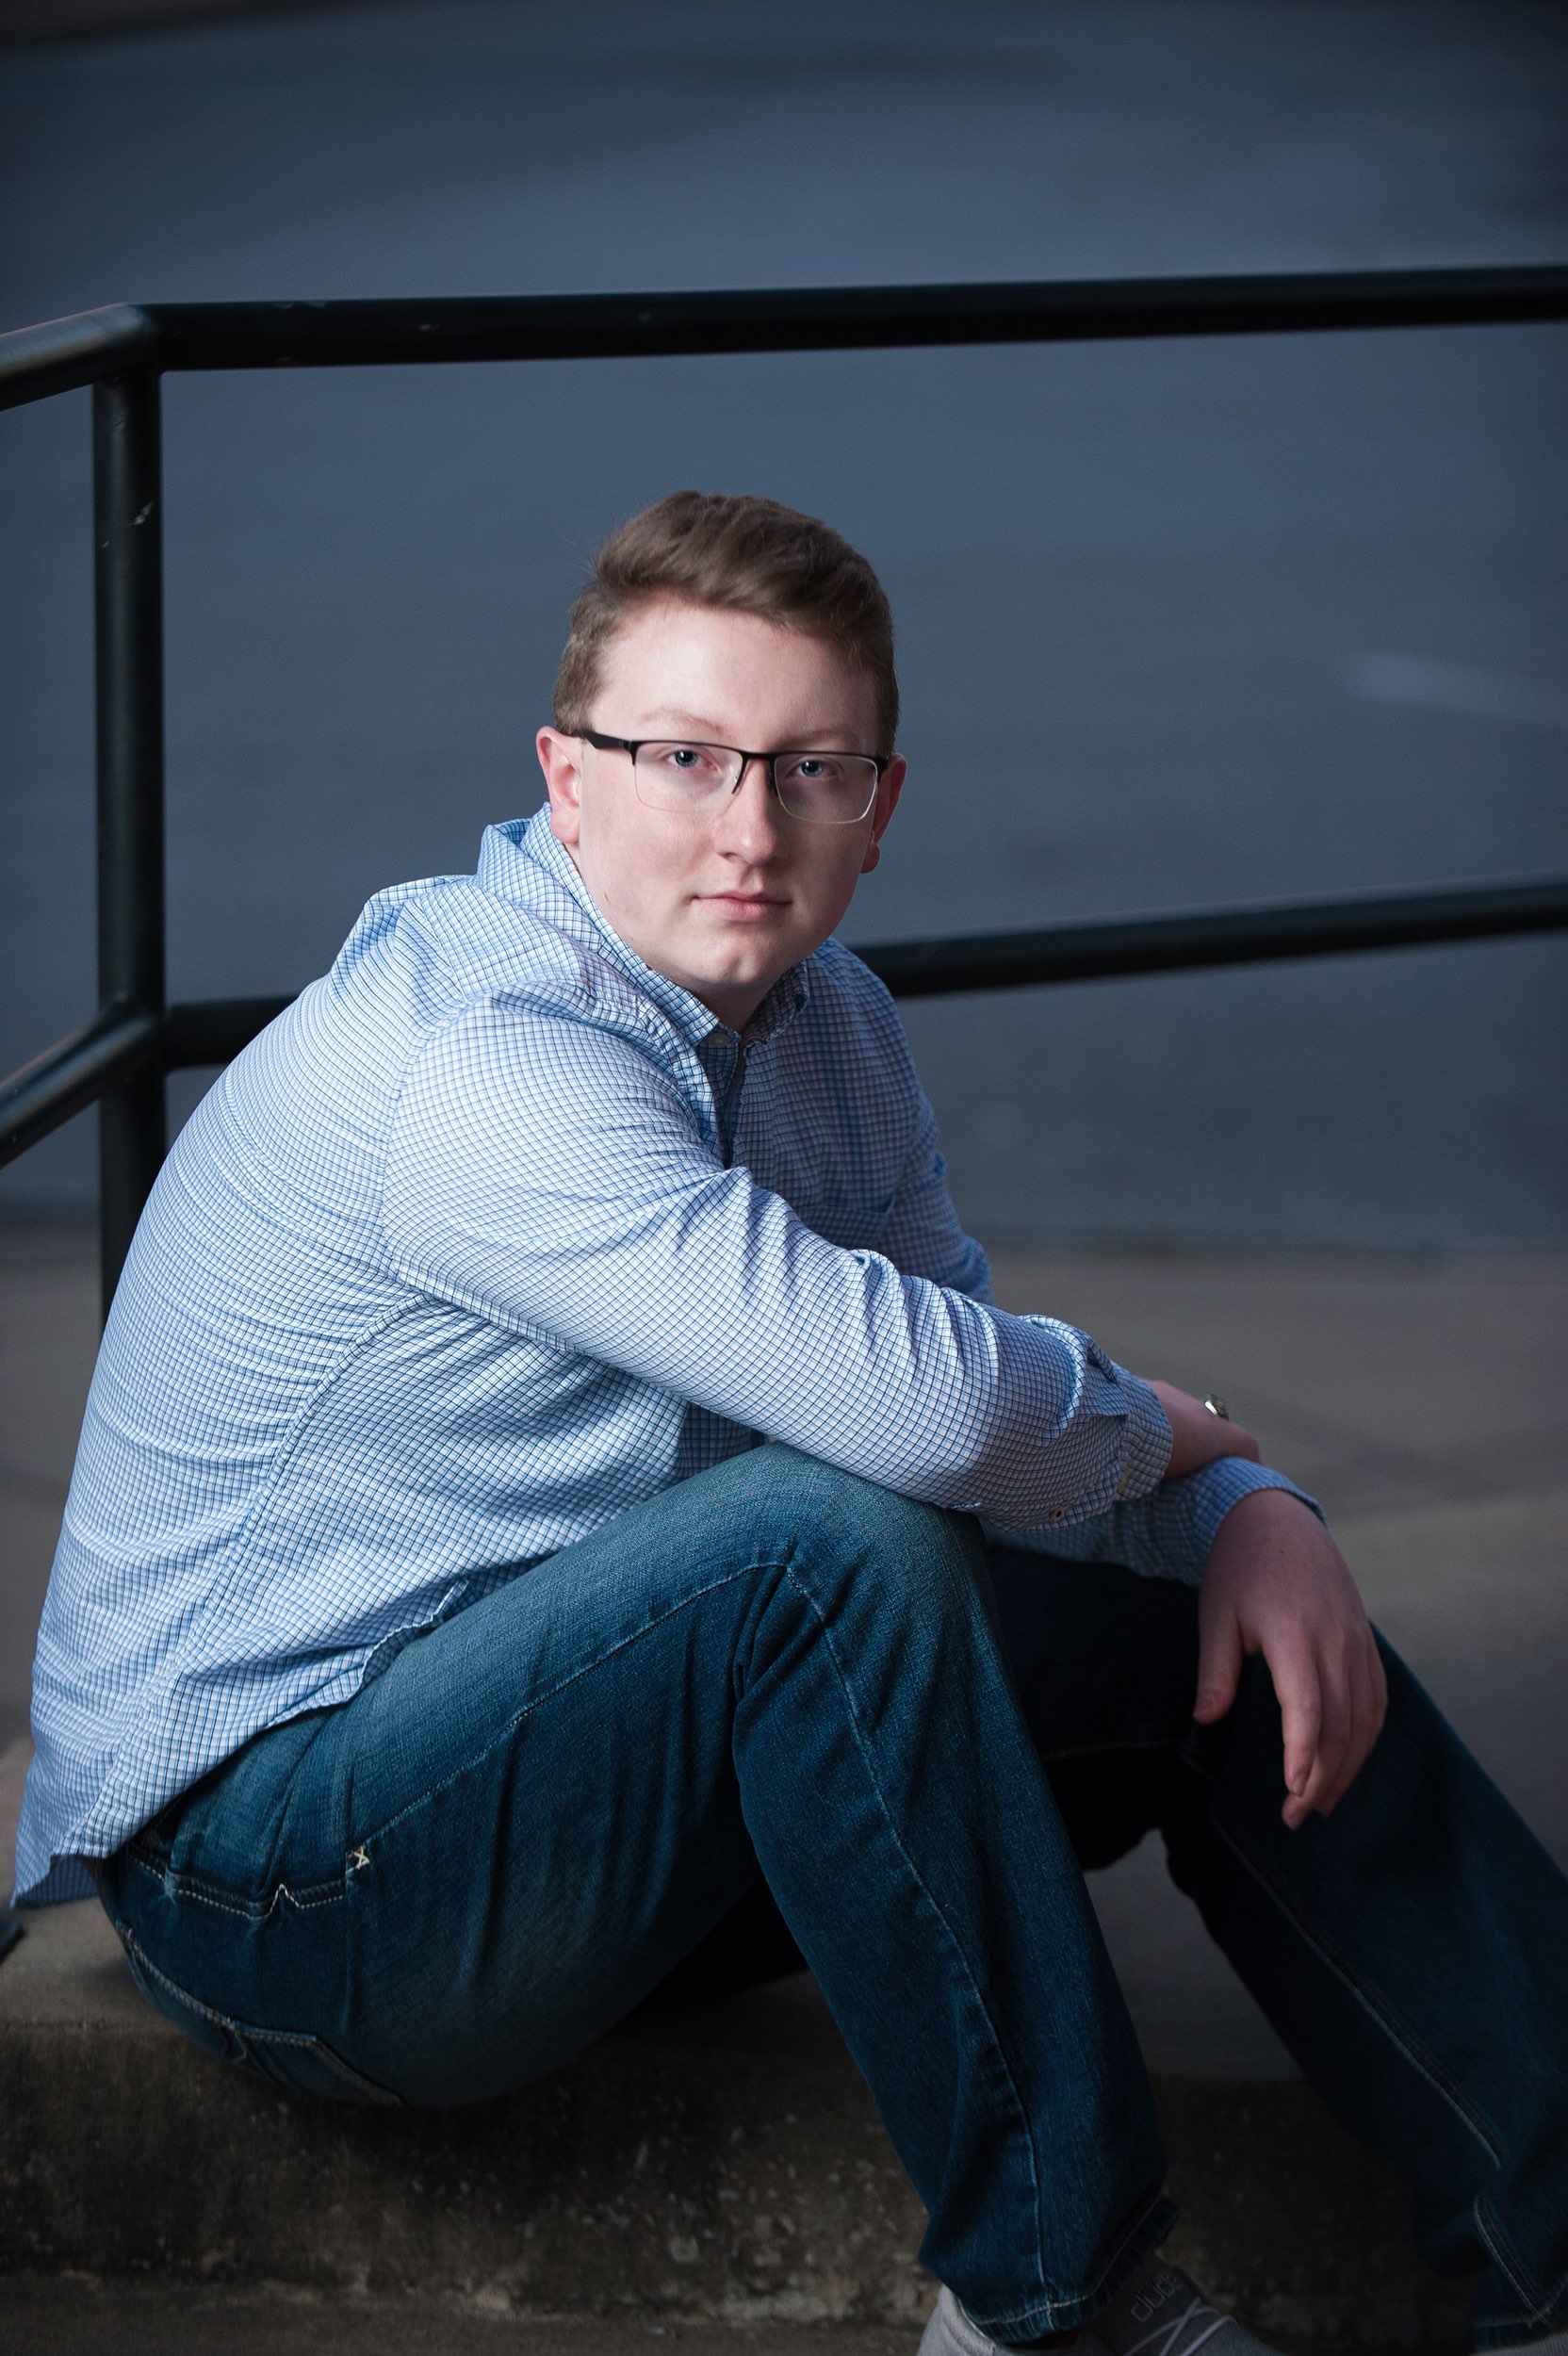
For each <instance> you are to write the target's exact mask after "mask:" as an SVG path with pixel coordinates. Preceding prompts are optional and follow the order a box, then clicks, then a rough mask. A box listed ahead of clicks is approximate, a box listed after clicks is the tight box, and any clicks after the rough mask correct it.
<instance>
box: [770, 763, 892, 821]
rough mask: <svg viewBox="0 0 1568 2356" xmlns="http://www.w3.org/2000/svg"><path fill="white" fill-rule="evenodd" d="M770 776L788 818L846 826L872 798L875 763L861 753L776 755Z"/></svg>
mask: <svg viewBox="0 0 1568 2356" xmlns="http://www.w3.org/2000/svg"><path fill="white" fill-rule="evenodd" d="M773 773H774V781H775V783H776V785H777V788H778V798H779V800H780V801H781V802H782V803H783V805H784V807H785V809H786V810H788V811H789V813H790V815H791V817H792V818H815V819H819V820H821V821H822V822H823V823H824V824H825V825H827V826H851V825H853V823H854V821H855V820H856V819H857V818H863V817H864V816H865V814H866V812H867V810H870V808H871V806H872V803H873V802H874V800H875V798H876V763H875V761H871V760H869V759H868V758H867V757H866V755H865V754H864V753H780V754H779V755H778V756H777V758H776V760H775V761H774V764H773Z"/></svg>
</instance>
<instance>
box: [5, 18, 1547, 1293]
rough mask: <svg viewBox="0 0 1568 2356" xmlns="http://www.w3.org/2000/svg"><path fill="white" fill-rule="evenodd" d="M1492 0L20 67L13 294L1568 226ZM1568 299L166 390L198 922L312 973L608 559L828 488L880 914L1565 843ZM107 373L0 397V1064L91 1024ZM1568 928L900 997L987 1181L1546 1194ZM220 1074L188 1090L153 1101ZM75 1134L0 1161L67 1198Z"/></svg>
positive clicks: (518, 777)
mask: <svg viewBox="0 0 1568 2356" xmlns="http://www.w3.org/2000/svg"><path fill="white" fill-rule="evenodd" d="M1565 89H1568V32H1565V28H1564V20H1563V18H1562V15H1561V13H1560V11H1558V10H1555V9H1551V8H1538V7H1534V6H1530V5H1527V4H1524V0H1487V4H1486V5H1482V0H1353V4H1352V0H1311V4H1310V5H1309V4H1308V0H1278V5H1270V6H1267V7H1264V6H1258V5H1248V0H1181V5H1170V4H1168V0H1094V5H1089V4H1088V0H1056V5H1054V6H1053V7H1052V8H1034V7H1027V6H1023V5H1021V0H975V5H972V6H970V7H966V8H963V9H957V8H951V7H946V6H943V5H940V0H896V5H895V0H860V4H859V5H858V6H856V7H855V8H850V9H844V8H834V7H830V6H828V5H827V0H799V5H792V6H791V7H790V8H784V7H782V6H779V5H771V4H762V0H739V4H737V0H724V5H719V0H678V5H672V6H668V7H662V8H658V9H656V10H654V9H646V8H635V7H632V6H630V5H629V0H585V5H583V6H580V7H577V8H573V9H571V10H565V11H564V10H561V9H559V8H546V7H545V6H543V5H536V4H535V0H517V5H511V4H510V0H505V4H503V0H457V4H456V5H447V6H443V7H440V8H434V7H428V6H426V7H420V6H378V7H365V8H351V9H343V10H326V11H322V12H320V13H317V14H311V15H308V16H305V15H299V16H277V17H260V18H256V19H254V20H247V21H242V22H241V21H237V22H234V23H225V24H215V25H205V26H202V25H198V26H186V27H176V28H171V29H164V30H158V31H150V32H144V33H139V34H136V35H131V36H126V37H124V38H122V39H117V40H105V41H97V42H84V43H73V44H61V45H59V46H57V47H54V48H50V47H47V46H44V47H33V48H28V49H18V50H13V51H12V52H10V53H9V54H8V57H7V58H6V61H5V71H4V75H3V77H0V175H3V184H0V201H3V202H4V205H5V208H6V212H7V217H8V221H9V222H10V226H11V235H10V237H9V240H8V249H7V252H6V255H5V258H4V261H3V263H0V318H4V319H8V320H12V321H16V322H20V321H23V320H24V319H32V318H38V317H44V316H50V315H56V314H58V313H61V312H66V311H70V310H73V309H76V308H79V307H82V306H84V305H90V304H93V303H102V302H105V301H107V300H110V299H113V298H117V297H122V296H130V297H203V296H221V295H256V296H271V295H286V294H296V295H327V294H365V293H446V292H452V291H459V290H465V289H474V288H497V289H505V290H508V291H529V290H531V289H545V288H557V287H592V286H604V287H613V286H682V285H685V286H702V285H725V284H744V283H758V284H778V285H782V284H790V283H811V282H819V281H834V280H837V281H850V282H853V281H858V280H868V279H871V280H874V279H924V278H940V277H960V278H972V277H988V276H1001V277H1006V276H1033V275H1046V276H1049V275H1055V274H1082V273H1100V272H1107V273H1115V272H1124V271H1143V270H1152V271H1181V270H1249V269H1269V268H1276V267H1284V268H1292V269H1310V268H1315V267H1335V266H1342V265H1353V266H1375V265H1380V264H1397V263H1410V262H1415V263H1419V262H1447V261H1454V262H1470V261H1477V262H1479V261H1529V260H1542V259H1560V258H1562V257H1563V255H1564V254H1568V195H1565V192H1564V184H1563V182H1562V179H1561V175H1560V170H1559V164H1560V154H1561V145H1562V134H1563V124H1564V105H1563V99H1564V91H1565ZM1565 350H1568V331H1564V330H1560V329H1555V328H1552V329H1528V330H1496V331H1485V332H1482V331H1470V332H1464V333H1446V334H1419V335H1397V336H1378V337H1361V338H1357V337H1347V336H1339V337H1320V338H1311V339H1307V340H1304V341H1288V342H1269V341H1267V340H1243V341H1241V342H1239V343H1226V344H1217V345H1206V344H1205V345H1190V346H1174V345H1170V346H1161V347H1141V346H1127V347H1121V348H1117V349H1104V350H1076V351H1058V352H1020V351H1009V352H956V353H926V354H918V355H911V354H898V353H893V354H877V355H866V356H858V355H853V354H850V355H840V356H808V357H803V358H798V359H784V358H767V359H755V360H752V359H747V360H723V359H721V360H713V361H700V362H690V363H686V362H675V361H659V362H650V363H647V364H632V363H626V364H615V365H613V366H600V367H587V366H583V367H575V366H574V367H565V366H563V367H556V368H535V369H532V370H518V369H510V368H503V369H489V370H469V371H448V372H446V373H444V374H439V375H437V374H435V373H433V372H432V373H428V374H427V373H425V372H422V371H411V372H399V373H390V372H389V373H385V374H383V375H380V376H368V375H362V374H358V373H352V372H351V373H348V374H336V375H328V376H301V377H295V378H289V377H278V376H272V377H268V378H265V379H253V378H246V377H237V378H216V379H208V380H200V381H196V380H188V381H181V382H177V383H174V384H172V385H171V386H170V389H169V399H168V449H169V468H168V503H169V624H170V760H171V855H170V865H171V878H172V938H171V962H172V984H173V988H174V990H175V991H176V993H178V994H194V993H197V992H204V991H209V990H210V991H219V992H228V991H234V992H240V991H249V990H286V989H291V988H293V987H296V986H298V985H299V984H302V982H304V981H305V980H306V979H308V978H309V977H310V976H311V975H312V974H313V973H316V972H318V971H319V970H320V968H321V967H322V966H323V964H324V963H325V962H326V961H327V959H328V958H330V957H331V956H332V954H333V952H334V950H335V946H336V944H337V942H338V941H339V940H340V939H341V937H342V935H343V933H344V932H345V931H346V929H347V927H348V925H349V924H350V923H351V920H352V918H353V916H354V914H355V912H356V911H357V908H358V907H359V905H360V903H361V902H362V900H363V899H364V898H365V897H366V896H367V895H368V893H369V892H371V891H372V890H374V889H375V888H377V887H378V886H379V885H381V884H384V883H385V882H387V881H390V880H393V879H396V878H400V877H402V876H405V875H414V874H420V873H429V872H432V871H434V870H442V869H449V868H461V867H466V866H469V865H471V863H472V859H473V855H474V849H475V844H476V841H477V837H478V833H479V829H480V827H481V826H482V824H483V823H484V822H485V821H486V820H487V819H490V818H494V817H498V816H509V815H512V814H515V813H516V812H517V811H519V810H526V809H528V808H530V807H531V805H532V803H533V801H534V799H535V797H536V789H535V786H534V783H533V778H532V776H531V758H530V755H529V752H528V739H529V735H530V732H531V727H532V725H533V723H534V722H535V721H536V720H537V719H538V718H539V717H540V716H541V715H542V714H543V713H544V712H545V711H546V708H547V701H548V695H549V686H550V679H551V676H552V672H553V665H554V660H555V655H556V651H557V648H558V646H559V642H560V635H561V628H562V617H563V614H564V606H565V603H566V600H567V598H568V597H569V595H570V593H571V590H572V588H573V587H574V585H575V583H576V581H577V580H578V578H579V576H580V571H581V568H582V565H583V564H584V561H585V558H586V556H587V554H588V551H589V550H590V548H592V546H593V545H594V543H595V541H596V538H597V537H598V536H599V535H600V534H601V533H602V532H604V531H605V529H606V528H607V527H608V526H610V525H611V524H613V522H614V521H615V520H616V519H617V518H618V517H619V516H621V515H625V514H626V513H627V512H629V510H630V509H632V508H634V507H635V506H637V505H639V504H640V503H642V502H643V501H645V500H646V499H650V498H652V497H655V496H657V495H658V494H660V493H662V491H664V490H666V489H668V488H671V487H673V486H674V485H676V484H678V483H687V482H696V483H707V484H719V485H729V486H735V485H751V486H755V487H758V488H762V489H766V490H769V491H772V492H774V493H776V494H777V495H778V496H780V497H782V498H785V499H792V500H795V501H797V502H799V503H801V504H803V505H805V506H808V507H810V508H813V509H816V510H818V511H820V512H824V513H825V514H827V515H830V516H831V517H833V518H834V519H835V520H836V521H838V522H839V523H841V525H842V526H843V527H844V528H845V529H846V530H847V531H848V532H850V533H851V534H853V535H854V536H855V537H857V538H858V540H859V541H860V542H861V543H862V544H863V545H864V546H865V547H866V548H868V549H869V550H870V551H871V553H872V554H873V555H874V558H875V560H876V561H877V563H878V564H880V565H881V566H882V568H883V569H884V571H885V573H886V576H887V579H888V581H889V584H890V588H891V590H892V592H893V595H894V597H895V601H896V604H897V608H898V612H899V614H900V618H901V623H902V646H903V663H904V671H905V679H906V687H907V711H908V720H907V731H906V740H905V741H906V749H907V752H908V754H909V756H910V759H911V761H912V764H913V775H912V781H911V786H910V791H909V794H908V796H907V801H906V806H905V810H904V812H903V813H902V814H901V817H900V820H899V825H898V827H897V829H896V831H895V834H894V837H893V838H892V840H891V843H890V856H889V858H888V859H887V860H886V861H885V862H884V866H883V868H882V870H881V871H880V872H879V874H878V875H877V876H876V877H874V879H873V880H872V882H871V884H870V886H869V888H868V891H867V892H866V895H865V898H864V901H863V903H862V904H861V905H860V906H859V907H858V909H857V911H856V914H855V917H854V921H853V925H852V928H851V929H852V932H853V933H854V935H856V936H857V937H859V938H870V937H875V936H885V935H891V934H899V933H905V934H907V933H913V932H919V931H924V930H948V929H961V928H975V927H981V926H988V925H1003V924H1027V923H1034V922H1050V921H1053V920H1056V919H1068V918H1072V917H1076V916H1091V915H1095V914H1099V913H1103V912H1111V911H1114V910H1127V909H1136V908H1156V907H1172V906H1181V905H1184V904H1191V903H1212V902H1217V901H1224V900H1229V899H1233V898H1240V897H1246V896H1250V895H1252V894H1260V895H1267V894H1280V895H1292V894H1300V893H1307V892H1331V891H1335V890H1340V889H1346V890H1349V889H1354V888H1358V887H1368V888H1370V887H1376V886H1385V885H1397V884H1401V883H1407V882H1409V883H1414V882H1418V881H1431V880H1442V881H1459V880H1464V879H1469V878H1476V877H1480V876H1495V875H1511V874H1526V873H1533V872H1540V871H1542V870H1544V869H1547V868H1551V867H1553V866H1559V867H1560V866H1561V865H1562V864H1563V863H1564V858H1565V854H1568V796H1565V795H1564V794H1563V791H1562V787H1563V759H1564V747H1565V745H1568V690H1565V688H1564V684H1563V679H1562V672H1561V661H1560V654H1561V647H1562V645H1563V644H1564V643H1565V642H1568V632H1565V629H1564V623H1565V619H1568V615H1565V610H1564V608H1565V591H1564V582H1565V581H1568V566H1565V564H1564V562H1563V558H1564V552H1565V551H1564V542H1565V539H1568V529H1565V501H1564V483H1565V479H1568V461H1565V457H1564V451H1565V437H1564V435H1563V433H1562V425H1561V408H1562V403H1561V383H1562V362H1563V356H1564V352H1565ZM85 413H86V397H85V396H81V395H77V396H72V397H70V398H69V399H67V400H64V401H58V402H55V403H51V404H48V405H47V406H45V407H43V408H41V409H38V410H32V411H26V412H23V413H19V414H16V415H13V416H10V417H6V418H5V419H3V420H0V502H3V507H4V514H5V518H6V522H5V539H4V548H5V559H4V581H3V583H0V1066H3V1067H5V1068H9V1067H10V1066H11V1065H12V1064H14V1063H16V1062H19V1061H21V1060H22V1059H23V1058H24V1056H25V1055H29V1054H31V1053H33V1052H34V1051H36V1050H37V1049H38V1048H39V1047H41V1045H43V1044H44V1043H46V1042H47V1041H48V1040H49V1039H51V1038H53V1037H55V1036H57V1034H58V1033H59V1032H61V1031H62V1030H63V1029H65V1028H66V1027H67V1026H68V1025H69V1024H70V1023H72V1022H73V1021H75V1020H77V1019H79V1018H80V1017H81V1016H82V1015H83V1014H84V1013H86V1012H87V1011H88V1008H89V1002H90V935H91V917H90V695H89V669H90V614H89V608H88V584H89V571H90V565H89V525H88V507H87V494H88V478H87V469H86V431H87V427H86V414H85ZM1565 976H1568V964H1565V959H1564V952H1563V950H1562V948H1561V947H1560V945H1556V944H1553V943H1550V942H1545V943H1543V942H1535V943H1527V944H1519V945H1513V946H1505V947H1493V948H1482V949H1464V950H1456V951H1444V952H1423V953H1418V954H1415V955H1412V956H1406V957H1394V958H1383V959H1371V960H1369V959H1357V960H1352V961H1350V962H1348V963H1346V964H1338V965H1334V966H1331V967H1321V968H1301V969H1295V970H1280V971H1274V972H1269V973H1262V974H1248V973H1240V974H1228V975H1222V976H1215V977H1206V978H1205V977H1194V978H1189V979H1185V980H1179V981H1156V982H1144V983H1130V984H1123V985H1116V986H1108V987H1095V988H1088V989H1081V990H1070V991H1064V992H1057V993H1054V994H1049V995H1047V994H1039V993H1036V994H1024V995H1021V996H1019V997H1016V998H1004V999H992V1000H987V1001H972V1000H971V1001H962V1000H960V1001H955V1002H951V1003H949V1004H946V1005H938V1006H924V1007H921V1008H917V1009H913V1010H912V1011H911V1030H912V1032H913V1035H914V1038H915V1041H916V1046H917V1050H918V1052H919V1054H920V1055H921V1058H922V1061H923V1066H924V1068H925V1070H926V1071H927V1073H928V1075H929V1078H930V1082H931V1086H932V1088H933V1092H934V1094H935V1097H936V1099H937V1102H938V1105H939V1111H940V1113H941V1115H942V1117H943V1121H944V1126H945V1128H946V1132H947V1135H948V1137H949V1140H950V1146H951V1153H952V1159H953V1166H954V1171H955V1177H956V1185H957V1188H958V1193H959V1197H960V1201H961V1203H962V1204H963V1206H964V1208H965V1209H966V1211H967V1212H968V1213H969V1215H970V1217H971V1218H972V1219H974V1220H975V1221H976V1222H978V1223H980V1224H982V1225H985V1226H988V1228H989V1229H991V1230H992V1231H993V1232H1010V1233H1012V1234H1015V1235H1020V1236H1022V1237H1035V1238H1041V1237H1047V1238H1049V1237H1057V1238H1077V1239H1080V1240H1083V1239H1086V1238H1094V1237H1101V1238H1103V1237H1106V1236H1110V1237H1113V1238H1114V1237H1126V1236H1129V1235H1131V1236H1136V1237H1149V1236H1156V1237H1158V1236H1164V1237H1172V1236H1174V1237H1184V1238H1188V1239H1193V1238H1197V1239H1201V1240H1209V1241H1231V1240H1235V1239H1244V1240H1250V1241H1252V1242H1269V1243H1273V1244H1283V1245H1295V1244H1299V1243H1302V1242H1308V1243H1317V1244H1322V1243H1333V1244H1347V1243H1350V1244H1366V1243H1376V1244H1381V1245H1389V1246H1395V1247H1405V1246H1410V1245H1424V1244H1432V1243H1440V1244H1451V1243H1464V1244H1470V1245H1487V1244H1507V1245H1530V1246H1541V1245H1550V1244H1560V1243H1561V1242H1562V1241H1563V1240H1564V1237H1565V1235H1568V1217H1565V1206H1568V1186H1564V1183H1563V1182H1564V1176H1565V1171H1568V1115H1565V1110H1564V1108H1565V1106H1568V1090H1565V1089H1564V1088H1563V1087H1562V1085H1561V1083H1562V1078H1563V1070H1562V1028H1561V1020H1560V1007H1561V1005H1562V1003H1563V996H1564V993H1563V989H1562V984H1563V981H1564V978H1565ZM191 1085H192V1084H189V1083H187V1084H183V1092H182V1094H181V1098H180V1102H181V1104H188V1103H189V1102H190V1088H191ZM90 1128H91V1123H90V1121H82V1122H78V1123H77V1124H76V1125H75V1126H74V1127H73V1129H72V1130H71V1131H69V1132H68V1133H66V1134H64V1135H63V1136H61V1137H59V1138H57V1139H56V1140H54V1141H52V1142H51V1143H50V1144H49V1145H48V1146H46V1147H45V1148H44V1149H43V1150H42V1151H41V1153H38V1154H37V1155H35V1156H32V1157H30V1158H29V1159H28V1160H27V1161H26V1162H24V1164H22V1165H21V1166H20V1167H19V1168H16V1169H13V1170H10V1171H8V1172H6V1173H4V1174H3V1176H0V1204H8V1205H11V1206H13V1207H14V1206H15V1205H17V1204H18V1203H21V1202H23V1201H24V1200H25V1199H29V1198H30V1199H33V1200H38V1199H44V1200H45V1201H46V1202H48V1203H53V1204H56V1205H58V1204H60V1203H65V1202H68V1201H74V1200H80V1199H82V1198H83V1197H85V1196H86V1195H87V1194H88V1193H89V1192H90V1186H91V1183H92V1178H91V1155H90V1143H91V1139H90Z"/></svg>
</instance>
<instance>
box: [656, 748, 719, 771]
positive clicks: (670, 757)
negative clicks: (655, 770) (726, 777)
mask: <svg viewBox="0 0 1568 2356" xmlns="http://www.w3.org/2000/svg"><path fill="white" fill-rule="evenodd" d="M655 759H656V761H657V762H658V764H659V766H660V767H661V768H662V769H672V770H674V772H675V774H676V775H677V777H696V776H698V775H700V774H703V773H706V772H707V771H710V770H712V769H715V768H716V767H717V763H716V762H715V761H714V759H713V756H712V754H711V752H710V751H709V750H708V748H707V746H706V745H704V744H662V745H661V746H660V747H659V749H658V752H657V754H656V755H655Z"/></svg>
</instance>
